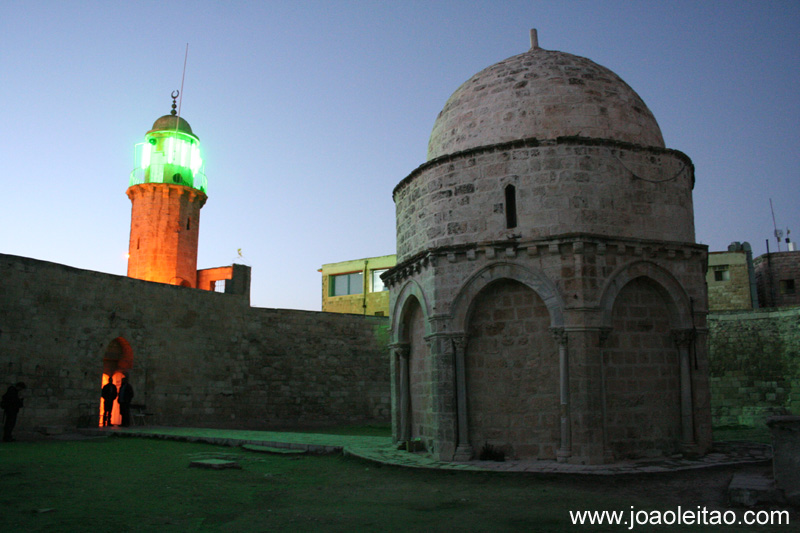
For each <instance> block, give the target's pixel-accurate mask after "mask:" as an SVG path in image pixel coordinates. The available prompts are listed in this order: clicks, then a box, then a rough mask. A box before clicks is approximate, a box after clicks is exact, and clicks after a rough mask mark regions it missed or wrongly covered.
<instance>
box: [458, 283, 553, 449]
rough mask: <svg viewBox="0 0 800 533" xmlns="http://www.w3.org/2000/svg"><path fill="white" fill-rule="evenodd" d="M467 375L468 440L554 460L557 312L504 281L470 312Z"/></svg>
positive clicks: (523, 288)
mask: <svg viewBox="0 0 800 533" xmlns="http://www.w3.org/2000/svg"><path fill="white" fill-rule="evenodd" d="M467 324H468V326H467V347H466V353H465V370H466V385H467V387H466V388H467V412H468V427H469V441H470V444H471V445H472V447H473V449H474V450H475V452H476V453H477V454H478V455H480V453H481V450H482V449H483V448H484V447H485V446H486V445H490V446H492V447H494V448H499V449H502V450H503V451H504V452H505V454H506V455H507V456H510V457H517V458H540V459H555V457H556V450H557V449H558V446H559V438H560V436H559V435H560V434H559V366H558V347H557V345H556V342H555V339H554V337H553V334H552V333H551V331H550V326H551V319H550V313H549V311H548V309H547V307H546V305H545V303H544V301H543V300H542V298H541V297H539V295H538V294H536V292H534V291H533V290H532V289H530V288H529V287H527V286H526V285H524V284H522V283H520V282H518V281H514V280H510V279H501V280H498V281H495V282H493V283H491V284H489V285H487V286H486V287H485V288H484V289H483V290H481V292H480V293H478V295H477V296H476V297H475V300H474V301H473V303H472V305H471V311H470V315H469V320H468V323H467Z"/></svg>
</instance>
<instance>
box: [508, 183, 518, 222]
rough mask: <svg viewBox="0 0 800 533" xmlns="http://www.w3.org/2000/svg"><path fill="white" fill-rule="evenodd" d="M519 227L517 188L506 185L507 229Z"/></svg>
mask: <svg viewBox="0 0 800 533" xmlns="http://www.w3.org/2000/svg"><path fill="white" fill-rule="evenodd" d="M516 227H517V188H516V187H514V186H513V185H506V228H507V229H511V228H516Z"/></svg>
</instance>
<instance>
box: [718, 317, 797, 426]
mask: <svg viewBox="0 0 800 533" xmlns="http://www.w3.org/2000/svg"><path fill="white" fill-rule="evenodd" d="M708 327H709V361H710V367H711V371H710V374H711V376H710V386H711V408H712V416H713V421H714V425H715V426H727V425H748V426H754V425H761V424H763V423H764V420H765V419H766V418H767V417H769V416H772V415H775V414H788V413H791V414H800V307H795V308H790V309H780V310H778V309H759V310H754V311H748V312H726V313H714V314H711V315H709V317H708Z"/></svg>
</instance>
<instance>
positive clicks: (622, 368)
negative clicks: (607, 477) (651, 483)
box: [603, 277, 681, 460]
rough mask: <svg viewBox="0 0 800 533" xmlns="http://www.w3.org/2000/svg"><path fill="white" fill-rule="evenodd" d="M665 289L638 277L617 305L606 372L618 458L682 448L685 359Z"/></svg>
mask: <svg viewBox="0 0 800 533" xmlns="http://www.w3.org/2000/svg"><path fill="white" fill-rule="evenodd" d="M663 292H664V291H663V290H662V289H661V286H660V285H659V284H658V283H656V282H655V281H653V280H651V279H649V278H646V277H637V278H634V279H632V280H630V281H629V282H628V283H626V284H625V286H623V287H622V289H621V290H620V292H619V294H618V295H617V297H616V299H615V301H614V305H613V308H612V314H611V316H612V330H611V332H610V334H609V337H608V339H607V340H606V341H605V343H604V345H603V373H604V381H605V428H606V430H605V431H606V446H607V447H608V448H609V451H610V452H611V453H613V455H614V458H615V459H617V460H619V459H625V458H632V457H642V456H653V455H662V454H667V455H668V454H671V453H675V452H676V451H678V445H679V443H680V438H681V420H680V412H681V411H680V409H681V406H680V394H681V392H680V360H679V353H678V349H677V347H676V345H675V340H674V338H673V335H672V328H671V325H670V311H669V307H668V305H667V301H666V300H665V296H664V294H663Z"/></svg>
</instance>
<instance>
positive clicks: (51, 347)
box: [0, 254, 390, 429]
mask: <svg viewBox="0 0 800 533" xmlns="http://www.w3.org/2000/svg"><path fill="white" fill-rule="evenodd" d="M0 280H2V282H0V385H2V387H3V388H5V387H7V386H8V384H10V383H12V382H16V381H19V380H22V381H25V382H26V383H27V385H28V390H27V391H26V396H27V400H26V404H25V408H24V410H23V412H22V413H21V416H20V420H19V424H20V427H21V428H23V429H25V428H28V429H32V428H35V427H37V426H66V427H69V426H72V427H74V426H75V425H76V424H77V422H78V421H79V419H81V418H82V417H84V418H85V416H86V415H87V413H88V415H89V417H90V418H91V416H92V414H93V413H99V408H100V399H99V398H100V385H101V376H102V372H103V358H104V355H105V352H106V349H107V347H108V346H109V344H111V343H112V341H114V340H115V339H119V338H121V339H123V340H124V341H125V342H127V343H128V344H129V345H130V347H131V349H132V352H133V368H132V369H131V370H130V372H129V376H130V381H131V383H132V384H133V386H134V387H135V390H136V397H135V398H134V403H142V404H146V406H147V411H149V412H153V413H155V422H157V423H158V424H162V425H177V426H181V425H183V426H188V425H196V426H213V427H234V428H278V427H297V426H306V427H311V426H325V425H334V424H343V423H362V422H388V420H389V412H390V398H389V365H388V352H387V348H386V346H387V338H388V319H387V318H385V317H364V316H356V315H343V314H334V313H320V312H312V311H293V310H284V309H261V308H251V307H250V306H249V304H248V296H247V295H236V294H220V293H215V292H209V291H201V290H194V289H187V288H182V287H176V286H171V285H165V284H159V283H150V282H145V281H140V280H135V279H131V278H127V277H124V276H114V275H109V274H103V273H99V272H92V271H87V270H81V269H77V268H72V267H68V266H64V265H59V264H55V263H49V262H45V261H39V260H36V259H30V258H24V257H17V256H11V255H4V254H0Z"/></svg>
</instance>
